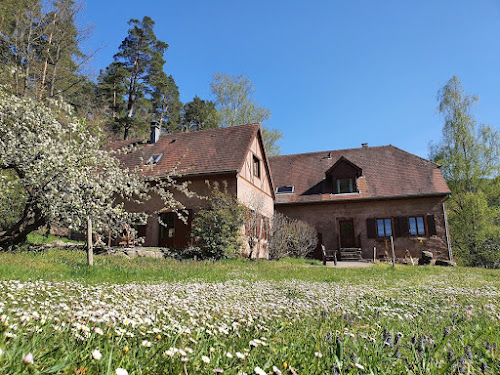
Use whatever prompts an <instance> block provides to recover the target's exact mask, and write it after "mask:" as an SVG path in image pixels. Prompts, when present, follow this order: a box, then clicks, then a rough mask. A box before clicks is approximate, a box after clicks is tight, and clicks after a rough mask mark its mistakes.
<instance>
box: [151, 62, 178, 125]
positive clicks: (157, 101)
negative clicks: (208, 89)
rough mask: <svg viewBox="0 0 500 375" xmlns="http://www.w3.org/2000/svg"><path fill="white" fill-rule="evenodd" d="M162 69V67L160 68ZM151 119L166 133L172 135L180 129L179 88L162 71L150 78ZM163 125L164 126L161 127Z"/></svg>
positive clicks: (172, 79) (170, 77) (171, 78)
mask: <svg viewBox="0 0 500 375" xmlns="http://www.w3.org/2000/svg"><path fill="white" fill-rule="evenodd" d="M162 69H163V67H162ZM150 82H151V86H152V87H153V92H152V102H151V104H152V112H153V118H154V119H155V120H156V122H157V123H158V124H159V125H160V126H164V127H165V129H166V130H167V132H169V133H174V132H176V131H178V129H179V128H180V127H181V108H182V103H181V101H180V99H179V87H177V85H176V84H175V80H174V78H173V77H172V76H171V75H169V76H168V75H166V74H165V73H164V72H163V70H162V71H159V72H157V73H155V74H154V75H153V76H152V77H151V80H150ZM163 124H165V125H163Z"/></svg>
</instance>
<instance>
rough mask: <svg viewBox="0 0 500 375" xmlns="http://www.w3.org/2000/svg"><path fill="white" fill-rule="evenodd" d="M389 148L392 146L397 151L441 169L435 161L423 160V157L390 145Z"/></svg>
mask: <svg viewBox="0 0 500 375" xmlns="http://www.w3.org/2000/svg"><path fill="white" fill-rule="evenodd" d="M389 146H392V147H394V148H395V149H396V150H398V151H401V152H404V153H405V154H408V155H411V156H414V157H416V158H418V159H420V160H423V161H425V162H426V163H430V164H434V165H435V166H436V168H440V167H441V166H440V165H439V164H438V163H436V162H434V161H432V160H429V159H426V158H423V157H421V156H418V155H415V154H412V153H411V152H408V151H405V150H403V149H402V148H399V147H397V146H393V145H389Z"/></svg>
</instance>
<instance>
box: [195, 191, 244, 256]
mask: <svg viewBox="0 0 500 375" xmlns="http://www.w3.org/2000/svg"><path fill="white" fill-rule="evenodd" d="M207 184H208V185H209V186H210V184H209V183H208V182H207ZM245 212H246V211H245V206H243V205H242V204H241V203H240V202H239V201H238V199H237V198H236V197H234V196H232V195H230V194H228V192H227V184H224V191H221V190H220V188H219V184H217V183H214V184H213V187H212V189H211V193H210V196H209V197H208V199H207V205H206V206H204V207H201V208H200V210H199V211H198V212H197V213H196V214H195V217H194V220H193V230H192V236H193V238H194V242H195V243H196V245H197V246H198V247H199V248H200V249H201V251H200V253H199V256H200V257H201V258H203V259H222V258H235V257H237V256H239V254H240V249H241V246H242V243H241V238H240V234H241V233H240V231H241V227H242V226H243V224H244V223H245Z"/></svg>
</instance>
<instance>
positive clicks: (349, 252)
mask: <svg viewBox="0 0 500 375" xmlns="http://www.w3.org/2000/svg"><path fill="white" fill-rule="evenodd" d="M339 260H340V261H350V262H354V261H356V262H357V261H360V260H361V249H360V248H357V247H342V248H340V259H339Z"/></svg>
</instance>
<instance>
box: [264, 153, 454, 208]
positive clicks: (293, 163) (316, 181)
mask: <svg viewBox="0 0 500 375" xmlns="http://www.w3.org/2000/svg"><path fill="white" fill-rule="evenodd" d="M328 154H330V156H331V158H328ZM341 157H345V158H346V159H347V160H349V161H350V162H352V163H353V164H355V165H356V166H358V167H360V168H361V169H362V176H361V177H360V178H358V179H357V187H358V190H359V193H349V194H330V193H322V191H323V192H324V191H325V190H324V188H322V187H323V184H325V183H326V182H325V180H324V178H325V172H327V171H328V170H329V169H330V168H331V167H332V166H333V165H334V164H335V163H336V162H337V161H338V160H339V159H340V158H341ZM269 161H270V163H271V172H272V175H273V180H274V186H276V187H280V186H286V185H294V186H295V189H294V192H293V193H292V194H276V203H277V204H280V203H282V204H285V203H306V202H315V201H345V200H358V199H379V198H389V197H391V198H392V197H405V196H426V195H446V194H449V193H450V190H449V188H448V186H447V185H446V182H445V180H444V178H443V176H442V174H441V171H440V170H439V166H438V165H437V164H435V163H433V162H431V161H429V160H426V159H423V158H420V157H418V156H416V155H413V154H410V153H408V152H406V151H403V150H401V149H399V148H397V147H394V146H392V145H389V146H380V147H361V148H354V149H347V150H336V151H322V152H314V153H307V154H295V155H281V156H274V157H270V158H269Z"/></svg>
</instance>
